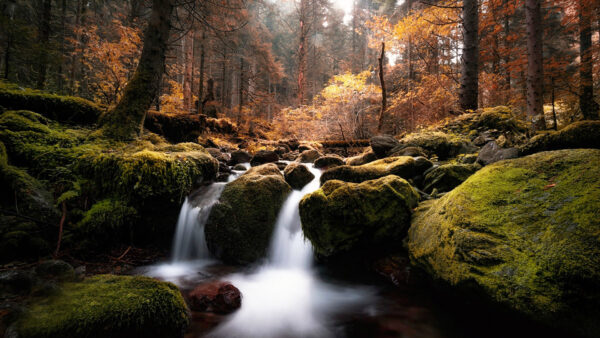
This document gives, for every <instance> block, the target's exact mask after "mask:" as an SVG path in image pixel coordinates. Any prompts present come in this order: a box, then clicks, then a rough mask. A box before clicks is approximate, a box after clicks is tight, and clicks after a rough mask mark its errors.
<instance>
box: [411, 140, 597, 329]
mask: <svg viewBox="0 0 600 338" xmlns="http://www.w3.org/2000/svg"><path fill="white" fill-rule="evenodd" d="M408 233H409V240H408V250H409V253H410V257H411V260H412V262H413V263H414V264H415V265H417V266H419V267H421V268H423V269H425V270H426V271H427V272H429V273H430V274H431V275H432V276H434V277H435V278H437V279H440V280H444V281H446V282H448V283H449V284H451V285H455V286H459V287H463V288H466V289H468V290H470V292H473V291H476V292H479V293H481V294H483V295H486V296H487V297H489V299H491V300H493V301H496V302H498V303H500V304H503V305H505V306H507V307H509V308H512V309H514V310H516V311H519V312H521V313H524V314H526V315H529V316H531V317H532V318H534V319H537V320H540V321H543V322H545V323H547V324H549V325H555V326H561V327H564V328H566V329H569V330H572V331H574V332H578V333H579V334H582V335H586V336H590V337H592V336H594V337H597V336H598V335H600V322H598V318H599V316H600V270H599V269H598V266H600V237H599V236H598V235H599V234H600V150H595V149H589V150H588V149H575V150H560V151H552V152H542V153H537V154H534V155H531V156H527V157H523V158H519V159H513V160H505V161H501V162H497V163H494V164H492V165H489V166H486V167H484V168H483V169H481V170H479V171H478V172H477V173H475V174H474V175H472V176H471V177H469V178H468V179H467V180H466V181H465V182H464V183H462V184H461V185H460V186H458V187H457V188H455V189H454V190H452V191H451V192H449V193H448V194H446V195H445V196H443V197H442V198H440V199H439V200H436V201H429V202H426V203H425V204H423V205H422V206H420V207H419V208H418V210H417V212H416V214H415V216H414V217H413V221H412V225H411V228H410V230H409V232H408Z"/></svg>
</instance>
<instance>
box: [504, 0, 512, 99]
mask: <svg viewBox="0 0 600 338" xmlns="http://www.w3.org/2000/svg"><path fill="white" fill-rule="evenodd" d="M507 6H508V0H505V1H504V7H505V8H506V7H507ZM509 36H510V16H509V15H508V14H506V15H505V16H504V50H505V53H506V54H505V57H504V67H505V68H506V69H505V71H506V74H505V76H506V77H505V80H504V81H505V82H506V88H507V89H508V90H509V91H510V88H511V84H510V82H511V78H510V67H509V63H510V48H511V43H510V40H509ZM506 100H508V97H507V98H506Z"/></svg>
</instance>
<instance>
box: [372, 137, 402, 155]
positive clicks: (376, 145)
mask: <svg viewBox="0 0 600 338" xmlns="http://www.w3.org/2000/svg"><path fill="white" fill-rule="evenodd" d="M370 142H371V149H373V152H374V153H375V155H377V157H378V158H384V157H386V156H387V154H388V152H389V151H390V150H392V149H393V148H394V147H396V146H397V145H399V144H400V142H398V140H396V139H395V138H393V137H392V136H390V135H379V136H373V137H371V140H370Z"/></svg>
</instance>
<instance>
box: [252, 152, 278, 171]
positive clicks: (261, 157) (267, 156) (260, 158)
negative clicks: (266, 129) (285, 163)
mask: <svg viewBox="0 0 600 338" xmlns="http://www.w3.org/2000/svg"><path fill="white" fill-rule="evenodd" d="M277 161H279V155H277V153H275V152H274V151H272V150H259V151H257V152H256V154H254V156H252V159H251V160H250V164H251V165H252V166H253V167H254V166H257V165H261V164H265V163H271V162H277Z"/></svg>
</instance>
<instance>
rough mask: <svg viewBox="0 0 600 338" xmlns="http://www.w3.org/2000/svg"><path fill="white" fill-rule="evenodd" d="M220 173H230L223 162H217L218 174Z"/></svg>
mask: <svg viewBox="0 0 600 338" xmlns="http://www.w3.org/2000/svg"><path fill="white" fill-rule="evenodd" d="M222 173H228V174H229V173H231V169H230V168H229V166H228V165H227V164H225V163H223V162H219V174H222Z"/></svg>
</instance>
